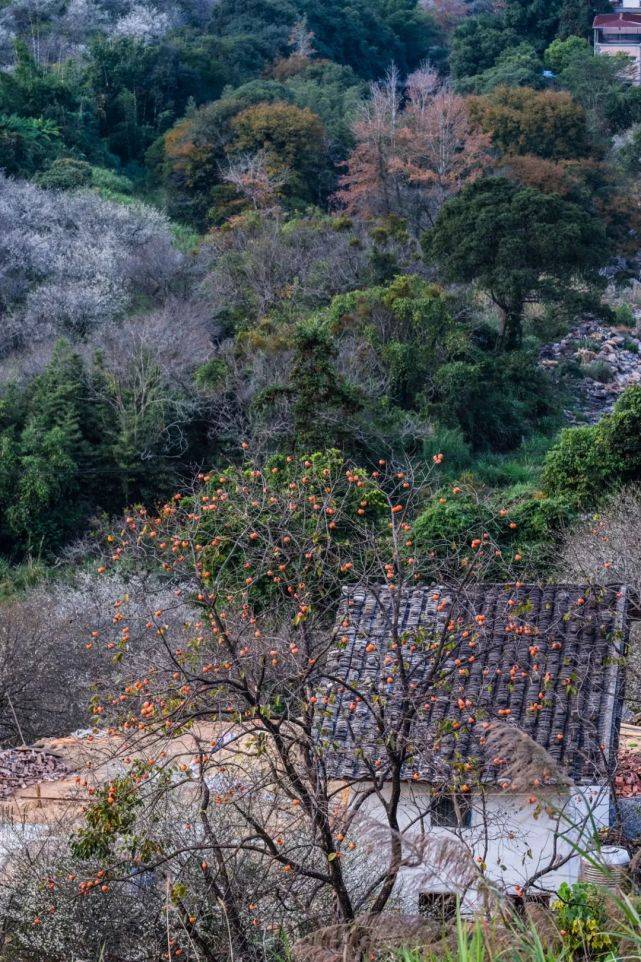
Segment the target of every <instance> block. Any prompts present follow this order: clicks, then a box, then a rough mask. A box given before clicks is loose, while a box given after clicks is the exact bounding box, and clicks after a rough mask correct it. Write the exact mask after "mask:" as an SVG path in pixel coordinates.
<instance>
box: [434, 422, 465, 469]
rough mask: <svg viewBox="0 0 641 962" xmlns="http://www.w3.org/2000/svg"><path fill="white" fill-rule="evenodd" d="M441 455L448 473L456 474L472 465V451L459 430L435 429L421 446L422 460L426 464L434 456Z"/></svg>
mask: <svg viewBox="0 0 641 962" xmlns="http://www.w3.org/2000/svg"><path fill="white" fill-rule="evenodd" d="M439 453H440V454H443V455H444V461H445V467H446V469H447V470H448V471H452V472H458V471H461V470H462V469H463V468H467V467H469V466H470V464H471V463H472V450H471V448H470V445H469V444H468V443H467V441H466V440H465V437H464V435H463V432H462V431H461V429H460V428H458V427H454V428H448V427H440V426H439V427H437V429H436V430H435V431H434V434H432V435H431V436H430V437H429V438H427V439H426V441H425V443H424V445H423V458H424V459H425V461H427V462H428V463H429V462H431V460H432V458H433V457H434V456H435V455H436V454H439Z"/></svg>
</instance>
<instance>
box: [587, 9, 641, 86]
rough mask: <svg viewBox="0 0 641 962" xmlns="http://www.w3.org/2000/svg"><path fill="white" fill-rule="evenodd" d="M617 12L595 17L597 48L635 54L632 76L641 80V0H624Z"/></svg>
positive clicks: (607, 52)
mask: <svg viewBox="0 0 641 962" xmlns="http://www.w3.org/2000/svg"><path fill="white" fill-rule="evenodd" d="M615 11H616V12H613V13H600V14H598V15H597V16H596V17H595V18H594V23H593V27H594V52H595V53H596V54H601V55H606V56H612V55H614V54H617V53H621V54H625V55H626V56H627V57H630V58H631V63H630V71H629V76H630V80H631V81H632V83H634V84H640V83H641V0H622V2H621V3H620V4H617V5H616V6H615Z"/></svg>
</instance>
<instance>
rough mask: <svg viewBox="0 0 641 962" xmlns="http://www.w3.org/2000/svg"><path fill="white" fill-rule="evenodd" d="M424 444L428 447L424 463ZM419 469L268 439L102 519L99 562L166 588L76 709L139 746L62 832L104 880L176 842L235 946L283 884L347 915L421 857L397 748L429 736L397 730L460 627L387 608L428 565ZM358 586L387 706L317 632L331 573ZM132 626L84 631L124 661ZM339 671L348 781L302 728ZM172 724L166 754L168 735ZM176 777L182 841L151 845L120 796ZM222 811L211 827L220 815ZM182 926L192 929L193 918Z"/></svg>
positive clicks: (273, 908)
mask: <svg viewBox="0 0 641 962" xmlns="http://www.w3.org/2000/svg"><path fill="white" fill-rule="evenodd" d="M441 460H442V456H440V455H437V456H435V462H436V463H435V466H434V470H435V471H436V469H437V467H438V464H439V463H440V461H441ZM432 485H433V479H432V478H431V477H426V478H424V479H418V478H416V477H414V476H412V475H411V474H410V473H409V472H408V470H407V469H405V468H400V467H394V466H391V465H388V464H385V463H381V464H379V465H378V466H377V467H376V468H375V470H373V471H367V472H366V471H364V470H360V469H357V468H355V467H353V466H351V465H350V464H348V463H346V462H345V461H344V460H343V459H342V458H341V457H340V455H339V454H338V453H337V452H330V453H328V454H316V455H313V456H311V457H302V458H294V457H279V458H276V459H274V460H273V461H272V462H269V463H268V464H267V465H265V466H264V467H258V466H257V465H255V464H253V463H252V462H251V461H248V462H247V463H245V464H244V465H243V466H242V467H240V468H238V469H228V470H226V471H224V472H222V473H220V474H216V473H211V474H207V475H204V476H202V477H201V478H200V482H199V484H198V486H197V487H196V488H195V489H194V491H193V492H192V493H191V495H190V496H184V497H181V496H179V495H176V496H175V498H174V499H173V500H172V501H170V502H169V503H168V504H166V505H165V506H164V507H163V508H162V509H161V510H160V512H159V513H158V515H156V516H152V515H151V514H148V513H147V512H145V511H139V512H136V513H134V514H132V515H130V516H129V517H128V518H127V519H126V523H125V525H124V527H123V529H122V531H121V532H120V533H119V534H117V535H113V536H111V542H110V543H111V549H112V554H111V559H110V561H109V562H106V563H105V564H104V565H101V566H100V567H101V569H105V568H109V566H115V567H122V566H128V565H131V564H134V565H135V567H136V568H137V570H138V571H141V570H145V569H146V570H148V571H149V573H150V582H149V583H150V585H151V583H152V580H153V578H158V579H159V580H160V582H161V583H162V584H163V588H164V591H165V601H164V603H163V604H162V605H161V606H159V607H158V608H157V609H156V610H155V611H154V612H153V614H151V615H150V618H149V621H148V622H147V627H146V629H145V631H146V632H148V634H149V638H150V639H151V640H152V642H153V640H154V639H155V644H149V642H147V643H145V644H143V645H140V644H139V645H135V648H136V650H137V651H138V652H140V651H148V652H150V657H149V661H148V663H147V664H145V665H142V664H141V660H140V657H137V658H136V660H135V665H136V673H135V675H133V676H131V677H129V678H127V681H126V683H125V684H123V687H122V689H121V690H120V691H118V692H114V695H113V697H112V698H108V699H103V700H102V701H99V700H98V699H96V701H95V703H94V708H93V710H94V713H95V718H96V720H98V721H100V720H101V719H102V718H106V719H107V720H108V724H109V725H110V727H111V731H112V732H113V733H114V734H115V733H119V734H120V735H121V736H122V737H123V749H122V751H123V754H124V753H126V754H127V757H129V758H130V759H133V758H134V757H135V756H136V754H137V752H138V751H139V750H140V749H141V747H142V746H146V747H145V751H146V756H145V757H146V758H149V756H150V755H151V756H152V758H151V761H145V763H144V764H143V765H142V767H141V763H140V761H138V762H135V763H134V762H132V766H131V767H130V769H129V770H128V772H127V774H126V775H123V777H122V778H121V779H119V780H118V779H116V780H114V781H113V782H112V783H111V785H109V786H107V787H106V788H105V789H102V790H101V791H100V793H99V795H98V797H96V799H95V801H94V803H93V805H91V806H90V807H89V809H88V816H87V822H86V824H85V826H84V828H83V829H82V830H81V831H80V832H79V834H78V835H77V838H76V843H75V844H76V850H77V852H78V853H80V854H82V855H83V857H86V858H91V857H94V858H95V857H96V856H99V857H100V858H101V859H102V860H103V861H104V862H105V866H106V868H105V871H106V874H107V876H108V879H112V880H113V881H114V882H117V881H118V880H121V881H122V880H123V879H125V878H127V877H129V875H130V874H131V872H132V871H133V872H134V873H136V872H142V871H143V870H144V871H145V872H161V871H162V870H163V867H166V866H167V865H168V864H170V862H171V860H172V859H175V858H176V857H177V855H180V857H181V858H182V860H183V863H184V862H185V861H186V862H188V863H189V864H190V865H191V866H192V867H193V865H196V866H200V869H199V872H202V873H203V877H204V879H205V884H206V890H207V892H208V893H209V895H210V899H211V905H210V911H219V910H222V911H223V913H224V916H225V918H226V920H227V922H228V925H229V933H230V939H231V943H232V946H233V951H234V953H235V954H236V957H242V958H253V957H254V956H255V947H253V941H252V940H253V935H252V932H253V931H254V927H255V926H256V925H260V926H262V927H263V928H264V926H265V925H266V924H267V923H270V924H271V923H272V922H275V921H276V922H277V921H278V919H279V918H280V917H281V913H283V915H286V914H287V910H288V908H289V910H291V911H293V914H294V917H296V906H299V905H300V903H301V902H303V903H305V904H306V905H307V906H308V911H307V919H308V922H309V920H310V919H313V918H314V912H313V910H312V908H310V907H309V906H310V905H311V902H312V900H318V901H317V903H316V902H315V903H314V904H318V906H319V913H320V916H319V918H318V919H317V920H316V924H320V922H321V921H322V920H323V919H327V918H328V917H331V916H332V915H333V916H334V918H335V919H336V920H337V921H339V922H350V921H352V920H354V919H355V918H356V917H358V916H360V915H362V914H363V913H373V914H378V913H380V912H382V911H383V910H384V909H385V907H386V905H387V904H388V902H389V899H390V897H391V893H392V891H393V889H394V885H395V882H396V879H397V877H398V874H399V872H400V870H401V868H402V867H403V866H407V865H408V864H413V863H417V859H418V863H417V864H420V859H421V858H422V853H419V854H417V852H416V850H415V849H414V848H413V847H412V844H410V843H409V841H407V840H406V839H405V837H404V835H403V832H402V831H401V829H400V820H399V805H400V801H401V785H402V782H403V779H404V778H405V777H406V774H404V772H405V771H406V766H407V765H414V764H418V758H419V756H421V757H422V754H424V755H425V759H424V764H425V765H427V766H428V767H429V765H430V764H432V763H431V762H430V761H429V758H430V756H431V755H432V754H433V753H432V750H431V747H430V746H422V747H420V746H418V745H417V744H415V743H414V740H413V737H412V731H413V720H414V718H415V717H417V715H418V713H420V711H421V710H423V709H424V706H425V702H426V699H427V698H434V697H436V695H435V692H437V691H438V692H441V693H442V694H444V693H446V692H448V691H450V690H451V686H452V683H453V680H455V679H456V678H457V677H458V672H459V667H457V666H459V665H460V662H457V661H456V652H457V649H458V646H459V645H460V644H467V641H465V642H463V641H460V639H459V638H458V635H457V634H456V633H455V631H454V629H455V627H456V626H455V624H454V622H453V621H448V620H447V615H445V616H444V617H445V621H444V622H443V623H442V624H440V623H438V626H437V627H435V628H434V630H432V629H420V630H418V629H415V630H412V629H406V628H404V627H403V625H402V622H401V619H400V611H401V606H402V604H403V601H402V599H403V597H404V596H405V594H406V592H407V591H408V590H410V589H411V588H412V587H414V586H416V585H421V584H424V583H425V582H426V581H427V583H428V584H435V583H438V580H439V561H438V559H437V557H436V553H430V552H429V551H427V552H425V553H424V555H423V558H422V559H421V560H420V561H419V559H417V558H416V557H415V556H414V554H413V538H412V521H413V518H414V516H415V514H416V512H417V510H418V508H419V506H420V504H421V503H423V501H424V500H425V498H427V497H429V496H430V495H431V493H432ZM457 490H460V489H457ZM456 496H457V495H456V492H455V493H454V494H453V497H456ZM493 553H494V548H493V546H492V545H491V541H490V539H489V536H487V537H482V538H479V539H476V540H475V541H474V542H473V544H472V546H471V554H472V560H471V563H469V562H468V564H466V565H465V566H464V567H462V569H461V576H460V581H459V584H458V585H456V584H454V585H452V587H450V588H449V589H448V598H447V600H446V598H445V596H443V600H442V601H441V602H439V604H440V609H439V610H442V611H446V609H447V606H448V605H449V603H450V602H452V603H455V599H456V597H457V595H458V593H459V592H460V593H461V594H464V592H465V588H466V586H467V585H469V584H471V583H472V582H473V580H474V579H476V578H477V577H478V576H479V575H480V573H481V571H482V569H483V567H484V566H485V565H486V564H487V563H489V562H490V559H491V557H492V556H493ZM105 573H106V572H105ZM168 583H169V584H173V585H174V589H173V590H174V591H175V593H176V602H175V605H176V607H179V608H180V609H181V610H185V607H186V608H187V610H186V611H185V615H184V623H183V627H182V629H179V630H178V631H177V632H176V630H175V620H176V619H175V618H173V617H172V613H171V610H170V609H171V605H168V604H167V601H166V591H167V584H168ZM359 586H362V587H365V586H367V587H368V588H370V589H371V590H372V591H373V597H374V598H375V599H376V600H375V604H377V605H380V606H381V610H386V611H387V610H389V611H391V616H390V623H389V638H388V640H387V641H386V644H385V651H381V652H380V653H379V656H378V657H380V659H381V663H380V666H379V670H380V672H381V673H382V681H381V684H389V683H390V682H392V681H393V682H394V683H395V684H396V685H397V686H398V694H397V696H396V697H397V698H398V699H400V702H401V710H400V712H399V714H398V716H396V715H393V716H392V715H388V713H387V710H386V704H385V699H384V698H381V697H379V695H378V693H377V692H376V691H375V690H374V691H372V690H369V689H367V687H365V688H364V689H363V690H362V691H359V690H355V689H349V690H348V687H345V686H344V684H343V682H342V681H341V678H340V676H339V673H338V674H337V672H336V658H337V656H340V652H341V650H343V649H344V648H345V647H346V645H347V637H346V636H345V635H344V634H342V633H341V628H340V627H339V629H338V632H337V633H333V632H332V625H333V620H334V617H335V612H336V609H337V605H338V602H339V600H340V598H341V597H342V594H341V592H342V589H343V588H347V589H348V590H349V591H350V592H354V591H355V590H356V589H357V588H358V587H359ZM437 594H438V591H437ZM150 601H151V598H150ZM390 605H391V608H390V607H389V606H390ZM190 606H191V609H192V610H191V613H189V611H188V609H189V607H190ZM172 622H173V623H174V628H173V629H172V628H170V625H171V624H172ZM348 623H349V615H348V614H347V615H346V616H345V618H344V620H343V625H346V624H348ZM479 626H480V622H479V624H476V623H474V627H473V630H477V631H478V630H480V628H479ZM133 642H134V639H133V635H132V633H131V630H130V628H129V626H128V624H127V619H126V617H125V616H124V615H117V617H116V618H115V619H114V632H113V636H112V637H110V638H109V639H107V637H106V636H105V637H103V638H101V643H106V644H108V645H111V646H112V647H111V650H112V652H113V654H114V656H115V658H116V660H118V661H119V663H120V665H121V669H122V670H123V672H125V674H126V672H127V660H128V657H129V655H128V652H129V650H130V648H131V647H132V645H133ZM417 649H419V650H424V652H425V657H426V658H427V659H429V660H430V666H431V667H430V671H429V678H428V679H427V680H425V682H424V683H422V684H421V685H417V684H416V682H415V681H414V676H413V670H412V668H411V663H412V659H413V658H414V657H415V653H416V651H417ZM368 650H369V649H368ZM341 686H343V687H344V691H343V695H344V696H345V697H348V698H349V699H351V702H353V703H354V708H356V707H357V706H358V705H361V707H364V708H365V710H366V711H367V713H368V717H369V719H370V724H371V726H372V731H373V732H375V733H376V744H377V751H378V758H377V759H376V760H375V761H374V760H371V761H370V762H368V763H367V765H368V775H367V780H366V782H362V781H357V780H350V779H342V780H341V782H340V783H339V782H336V781H334V780H333V778H332V770H331V765H330V764H329V758H330V755H331V752H332V750H333V745H332V744H331V740H330V741H328V740H327V738H326V737H321V736H320V734H319V733H320V731H321V725H322V719H323V717H324V715H325V713H326V712H328V711H330V710H331V705H332V703H333V701H334V699H335V698H336V697H337V692H341ZM426 689H428V690H429V695H428V694H427V690H426ZM351 702H350V704H351ZM467 710H468V713H469V709H467ZM466 717H467V716H465V706H464V709H463V717H462V719H461V725H463V726H465V725H466V724H468V722H469V723H470V724H471V723H473V722H474V721H475V719H473V718H470V719H468V721H466ZM207 726H208V727H207ZM212 732H213V734H212ZM172 739H173V740H176V739H178V740H179V741H180V744H181V745H182V748H181V751H180V752H178V751H176V750H175V749H174V750H173V751H171V750H168V748H167V742H168V740H172ZM188 745H191V746H192V747H191V748H189V747H186V746H188ZM150 746H151V747H150ZM421 753H422V754H421ZM181 755H182V756H184V757H181ZM421 763H423V762H421ZM435 764H436V763H435ZM474 777H475V773H474V766H473V765H472V764H469V765H466V764H465V763H463V764H462V765H461V766H460V770H459V768H457V769H456V770H455V771H453V772H452V773H451V779H452V782H451V784H449V783H448V784H447V785H446V786H444V787H443V790H444V791H451V790H453V787H455V786H456V785H457V784H458V783H459V782H461V781H466V782H467V783H468V787H469V785H470V784H471V783H472V781H473V779H474ZM180 792H184V793H186V794H185V797H186V798H191V800H192V802H194V799H195V802H194V804H195V805H196V810H197V812H198V814H197V824H198V829H197V830H196V831H195V833H193V834H192V836H191V837H190V838H189V839H188V840H186V841H185V840H183V842H182V843H181V844H180V845H179V846H178V848H176V846H173V847H172V846H168V845H167V844H166V842H165V843H163V844H162V845H160V843H159V842H158V841H157V840H155V839H154V837H153V830H152V832H151V834H150V835H149V836H148V837H141V835H140V834H139V833H137V832H134V831H133V829H132V828H131V826H132V824H133V816H132V813H133V811H134V809H136V808H138V806H142V807H143V808H144V810H147V811H150V810H153V809H154V806H156V805H158V804H159V801H158V800H159V798H162V797H165V796H166V795H167V793H172V794H173V793H180ZM368 800H370V801H371V800H376V801H377V802H378V803H379V804H380V806H381V811H382V813H383V815H382V824H377V825H376V826H375V827H372V826H370V827H369V829H368V828H367V826H366V827H365V828H363V820H364V819H365V816H364V814H363V812H364V806H366V803H367V802H368ZM185 804H187V803H185ZM221 813H223V815H224V819H227V822H226V824H227V828H225V829H224V830H221V831H219V830H218V829H217V828H216V822H217V819H219V817H223V815H221ZM225 813H226V814H225ZM426 844H428V845H429V844H433V845H435V846H436V847H439V846H441V842H438V844H437V843H436V842H433V841H431V840H430V839H428V840H427V843H426ZM441 849H442V846H441V848H439V851H441ZM239 852H240V853H246V854H247V855H248V857H251V859H252V863H253V873H255V874H256V873H257V874H258V876H260V878H261V880H262V881H261V883H260V885H259V886H258V889H260V891H262V892H263V895H262V899H263V900H264V904H263V905H262V906H261V905H260V904H258V903H256V902H254V901H253V900H252V901H251V904H249V907H248V900H247V898H246V892H245V888H246V885H245V884H243V882H242V879H239V878H238V877H237V876H235V875H234V870H233V864H234V863H233V860H234V859H236V858H237V857H238V853H239ZM448 857H449V856H448ZM458 857H459V858H460V852H458ZM442 863H443V859H442V858H440V862H439V864H441V865H442ZM468 869H469V866H468V865H467V862H465V870H466V871H467V870H468ZM100 878H101V879H104V877H103V876H101V877H100ZM83 881H85V882H88V883H89V884H87V885H85V886H84V888H83V889H82V891H83V892H84V893H85V894H87V893H89V894H91V893H92V892H93V893H95V894H97V895H98V894H99V890H100V886H99V885H97V884H96V879H95V877H93V879H92V878H89V879H84V880H83ZM79 884H80V883H79ZM101 884H109V881H108V880H107V881H106V882H105V881H104V880H103V881H101ZM212 907H213V909H212ZM217 907H222V908H221V909H219V908H217ZM263 913H267V918H266V917H265V914H263ZM190 914H191V913H189V912H187V915H190ZM298 917H300V915H299V916H298ZM256 920H258V921H256ZM290 921H291V917H290ZM189 925H190V926H191V928H192V929H194V928H195V929H196V930H198V928H199V925H200V922H199V921H198V920H196V921H194V922H193V923H189ZM205 929H206V927H205ZM205 929H203V930H202V931H201V936H202V939H203V940H204V942H206V941H207V933H206V931H205ZM190 931H191V929H190ZM205 957H206V958H210V957H211V958H213V957H214V956H213V955H211V956H205Z"/></svg>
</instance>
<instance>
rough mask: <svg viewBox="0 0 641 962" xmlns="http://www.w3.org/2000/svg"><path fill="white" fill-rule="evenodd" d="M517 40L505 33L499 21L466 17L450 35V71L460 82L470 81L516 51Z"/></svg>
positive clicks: (489, 16)
mask: <svg viewBox="0 0 641 962" xmlns="http://www.w3.org/2000/svg"><path fill="white" fill-rule="evenodd" d="M520 39H521V38H519V35H518V34H517V33H516V32H515V31H514V30H512V29H507V28H506V26H505V24H504V22H503V21H502V19H501V18H500V17H497V16H495V15H492V14H481V15H480V16H477V17H466V18H465V19H463V20H462V21H461V23H460V24H459V25H458V26H457V28H456V30H455V31H454V33H453V35H452V41H451V46H450V69H451V71H452V75H453V76H454V77H455V78H456V79H457V80H460V79H461V78H463V77H473V76H476V75H477V74H480V73H483V71H485V70H488V69H489V68H490V67H493V66H494V65H495V64H496V62H497V60H498V59H499V57H500V56H501V55H502V54H504V53H505V52H506V51H508V50H510V49H511V48H514V47H517V46H518V44H519V41H520Z"/></svg>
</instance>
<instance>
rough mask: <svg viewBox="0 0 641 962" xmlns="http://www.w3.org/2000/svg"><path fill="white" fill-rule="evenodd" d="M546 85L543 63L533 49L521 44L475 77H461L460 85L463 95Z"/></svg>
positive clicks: (509, 50)
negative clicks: (507, 88) (503, 88)
mask: <svg viewBox="0 0 641 962" xmlns="http://www.w3.org/2000/svg"><path fill="white" fill-rule="evenodd" d="M542 85H543V63H542V61H541V59H540V57H539V55H538V54H537V52H536V50H535V49H534V47H532V45H531V44H529V43H521V44H519V45H518V46H516V47H508V49H507V50H504V51H503V53H501V54H500V55H499V57H498V58H497V60H496V63H495V64H494V65H493V66H492V67H488V68H487V70H483V71H482V72H481V73H479V74H475V75H474V76H473V77H461V78H460V79H459V81H458V83H457V88H458V90H460V91H461V93H475V94H486V93H489V92H490V91H492V90H494V89H495V88H496V87H529V88H530V89H532V88H537V87H541V86H542Z"/></svg>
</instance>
